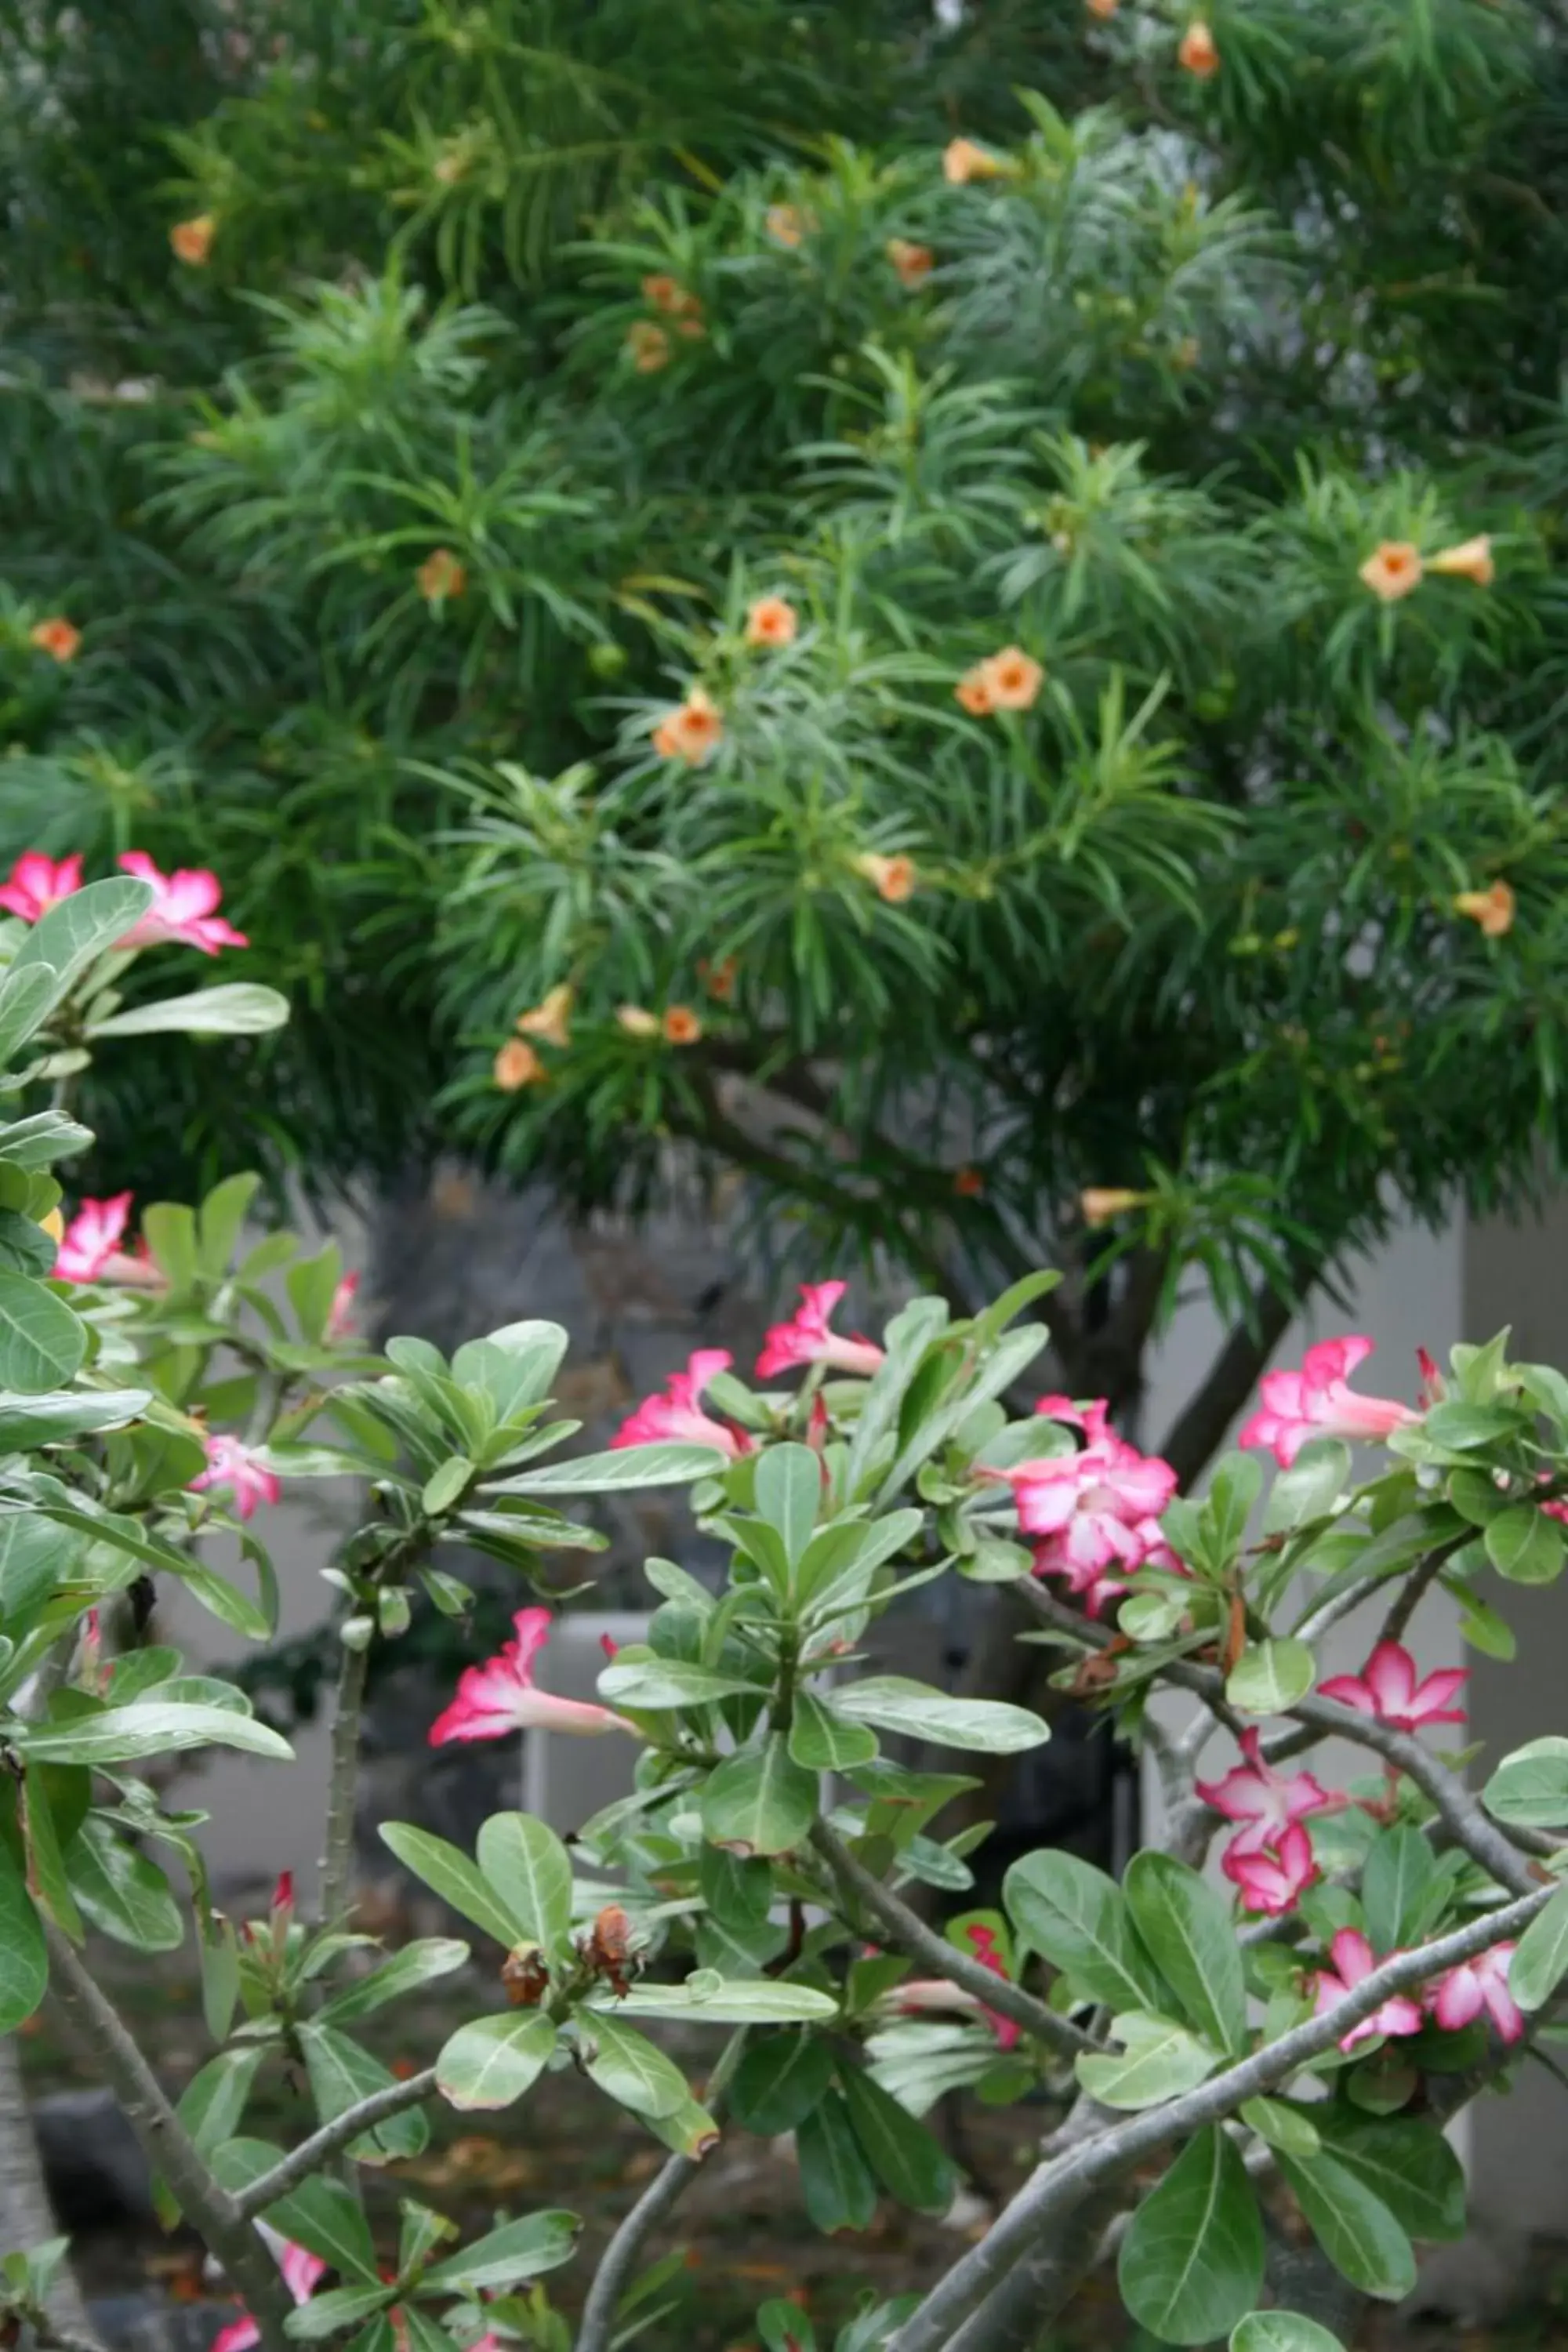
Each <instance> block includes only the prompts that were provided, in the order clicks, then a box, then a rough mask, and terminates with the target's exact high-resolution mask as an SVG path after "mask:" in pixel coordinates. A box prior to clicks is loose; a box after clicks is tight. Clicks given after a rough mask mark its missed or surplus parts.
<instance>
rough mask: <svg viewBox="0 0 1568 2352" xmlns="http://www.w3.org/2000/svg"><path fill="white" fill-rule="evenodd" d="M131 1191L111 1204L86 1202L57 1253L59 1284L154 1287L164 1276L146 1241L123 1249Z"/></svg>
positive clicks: (118, 1194)
mask: <svg viewBox="0 0 1568 2352" xmlns="http://www.w3.org/2000/svg"><path fill="white" fill-rule="evenodd" d="M133 1197H134V1196H133V1195H132V1193H130V1192H115V1193H112V1194H111V1195H110V1198H109V1199H108V1200H107V1201H84V1202H82V1204H81V1206H80V1207H79V1209H78V1211H77V1213H76V1214H75V1216H74V1217H73V1218H72V1219H71V1221H70V1223H69V1224H68V1226H67V1227H66V1229H65V1232H64V1233H63V1234H61V1236H60V1243H59V1247H58V1249H57V1251H56V1252H55V1263H54V1277H55V1280H56V1281H57V1282H122V1283H136V1284H139V1285H141V1286H142V1287H143V1288H154V1287H156V1286H158V1285H159V1284H160V1283H162V1281H163V1276H162V1275H161V1274H160V1273H159V1271H158V1269H157V1267H156V1266H155V1265H153V1259H152V1255H151V1254H150V1252H149V1250H148V1248H147V1244H146V1243H145V1242H139V1243H138V1244H137V1245H136V1247H135V1249H134V1250H122V1249H121V1246H120V1243H121V1237H122V1235H123V1234H124V1232H125V1228H126V1226H127V1225H128V1224H129V1223H130V1222H131V1202H132V1198H133Z"/></svg>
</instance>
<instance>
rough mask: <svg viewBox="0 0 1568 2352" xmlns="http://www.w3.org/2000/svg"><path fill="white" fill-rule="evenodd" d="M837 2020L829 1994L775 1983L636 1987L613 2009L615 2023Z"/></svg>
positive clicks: (748, 1980)
mask: <svg viewBox="0 0 1568 2352" xmlns="http://www.w3.org/2000/svg"><path fill="white" fill-rule="evenodd" d="M837 2014H838V2003H837V2001H836V2000H834V1998H833V1996H832V1994H831V1993H826V1992H818V1991H817V1990H816V1987H815V1986H814V1985H804V1984H791V1983H788V1982H786V1981H785V1980H784V1979H782V1978H779V1977H732V1978H728V1979H726V1978H722V1977H721V1978H720V1979H719V1980H718V1982H717V1983H714V1984H709V1983H704V1982H703V1981H702V1980H701V1972H700V1974H699V1975H698V1976H693V1977H689V1978H688V1979H686V1981H685V1983H684V1984H675V1985H665V1984H639V1985H634V1986H633V1987H632V1989H631V1990H630V1992H628V1993H626V1995H625V1996H624V1997H623V1998H622V1999H621V2000H617V2001H616V2016H617V2017H672V2018H678V2019H686V2020H687V2021H689V2022H690V2023H692V2024H709V2025H805V2024H813V2025H824V2024H826V2023H827V2022H828V2021H829V2020H830V2019H832V2018H836V2017H837Z"/></svg>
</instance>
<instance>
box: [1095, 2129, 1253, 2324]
mask: <svg viewBox="0 0 1568 2352" xmlns="http://www.w3.org/2000/svg"><path fill="white" fill-rule="evenodd" d="M1263 2260H1264V2244H1263V2221H1262V2218H1261V2216H1260V2215H1259V2213H1258V2200H1257V2199H1256V2198H1255V2197H1254V2195H1253V2193H1252V2183H1251V2181H1250V2180H1249V2179H1247V2167H1246V2166H1245V2165H1244V2164H1243V2162H1242V2160H1241V2156H1240V2153H1239V2151H1238V2150H1237V2148H1236V2147H1234V2146H1233V2145H1232V2143H1231V2142H1230V2141H1229V2140H1228V2139H1227V2138H1226V2136H1225V2134H1224V2132H1222V2131H1220V2130H1219V2129H1218V2128H1217V2127H1216V2126H1214V2125H1212V2124H1211V2125H1210V2126H1208V2127H1207V2128H1206V2129H1205V2130H1203V2131H1201V2132H1199V2133H1198V2135H1197V2137H1196V2138H1195V2139H1194V2140H1192V2141H1191V2142H1189V2144H1188V2146H1187V2147H1184V2149H1183V2150H1182V2153H1181V2155H1180V2156H1178V2157H1177V2158H1176V2160H1175V2162H1174V2164H1173V2165H1172V2167H1171V2168H1170V2170H1169V2172H1167V2173H1166V2175H1165V2177H1164V2179H1163V2180H1162V2181H1161V2182H1160V2183H1159V2184H1158V2186H1157V2187H1155V2188H1154V2189H1152V2190H1151V2191H1150V2193H1149V2195H1148V2196H1147V2197H1145V2199H1144V2200H1143V2202H1142V2205H1140V2206H1139V2208H1138V2210H1137V2211H1136V2212H1135V2213H1134V2214H1133V2216H1132V2221H1131V2227H1130V2228H1129V2230H1128V2232H1127V2235H1126V2237H1125V2238H1124V2239H1123V2241H1122V2244H1121V2260H1120V2262H1119V2263H1118V2268H1117V2275H1118V2281H1119V2284H1120V2285H1121V2300H1122V2302H1123V2303H1124V2304H1125V2305H1127V2308H1128V2310H1129V2311H1130V2312H1131V2315H1132V2316H1133V2318H1134V2319H1135V2320H1137V2322H1138V2323H1139V2325H1140V2326H1142V2327H1146V2328H1147V2329H1148V2330H1149V2333H1150V2334H1151V2336H1158V2337H1159V2339H1160V2341H1161V2342H1162V2343H1163V2344H1212V2343H1213V2341H1214V2339H1215V2336H1226V2335H1228V2334H1229V2332H1230V2330H1231V2329H1232V2328H1233V2327H1234V2326H1236V2325H1237V2321H1238V2320H1241V2319H1243V2318H1245V2317H1246V2315H1247V2313H1248V2312H1249V2311H1250V2310H1251V2309H1252V2306H1253V2305H1254V2304H1255V2303H1256V2302H1257V2300H1258V2293H1259V2290H1260V2289H1261V2287H1262V2284H1263Z"/></svg>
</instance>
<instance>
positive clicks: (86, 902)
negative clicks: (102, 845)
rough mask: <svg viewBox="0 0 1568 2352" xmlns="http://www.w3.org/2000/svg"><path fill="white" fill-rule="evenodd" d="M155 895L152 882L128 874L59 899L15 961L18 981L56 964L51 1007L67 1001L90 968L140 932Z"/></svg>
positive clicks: (33, 930) (38, 922) (24, 943)
mask: <svg viewBox="0 0 1568 2352" xmlns="http://www.w3.org/2000/svg"><path fill="white" fill-rule="evenodd" d="M154 895H155V894H154V892H153V887H152V884H151V883H149V882H137V881H133V880H132V877H130V876H129V875H125V876H122V877H121V876H116V877H113V878H112V879H111V880H109V881H105V882H89V883H87V884H86V885H85V886H84V887H82V888H81V889H79V890H76V891H73V892H72V893H71V894H70V896H69V897H68V898H59V899H57V900H56V902H55V904H54V905H53V906H52V907H51V908H49V909H48V911H47V913H46V914H44V915H42V916H40V917H39V919H38V920H37V922H36V923H35V924H34V925H33V926H32V928H31V929H30V930H29V931H28V933H27V936H26V939H25V940H23V941H22V943H21V945H20V947H18V949H17V950H16V954H15V955H14V956H13V957H12V959H11V973H12V976H13V978H15V977H16V976H17V975H19V974H20V973H22V972H24V971H28V970H29V969H31V967H32V966H34V965H35V964H47V965H50V966H52V968H53V971H54V983H53V987H52V990H51V992H50V1000H49V1002H50V1005H51V1007H52V1006H54V1005H56V1004H60V1003H64V1001H65V999H66V998H67V997H68V995H69V994H70V992H71V990H72V989H73V988H74V987H75V986H76V983H77V982H78V981H79V979H80V977H81V975H82V973H83V972H84V971H86V970H87V968H88V966H89V963H91V962H93V961H94V960H95V959H96V958H97V957H99V956H100V955H103V954H105V953H106V952H107V950H109V949H110V948H111V947H112V946H113V945H114V943H115V941H116V940H122V939H123V938H124V937H125V934H126V932H127V931H129V930H133V929H135V926H136V923H137V920H138V919H139V918H140V917H141V916H142V915H144V914H145V913H146V911H147V909H148V908H149V907H150V906H151V905H152V904H153V897H154Z"/></svg>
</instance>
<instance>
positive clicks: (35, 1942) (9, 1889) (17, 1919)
mask: <svg viewBox="0 0 1568 2352" xmlns="http://www.w3.org/2000/svg"><path fill="white" fill-rule="evenodd" d="M48 1980H49V1962H48V1954H47V1948H46V1947H45V1944H44V1930H43V1925H42V1922H41V1921H40V1920H39V1917H38V1915H37V1911H36V1910H35V1909H34V1908H33V1904H32V1899H31V1897H30V1896H29V1895H28V1893H27V1889H26V1884H25V1882H24V1880H23V1877H22V1873H21V1871H20V1870H19V1869H18V1868H17V1866H16V1861H15V1860H14V1859H13V1856H12V1853H11V1850H10V1848H9V1847H8V1846H7V1845H5V1843H0V2033H10V2032H13V2031H14V2029H15V2028H16V2026H18V2025H20V2024H21V2022H22V2021H23V2020H24V2018H28V2017H31V2016H32V2014H33V2011H35V2010H36V2009H37V2006H38V2003H39V2002H40V2001H41V2000H42V1999H43V1997H44V1990H45V1988H46V1986H47V1983H48Z"/></svg>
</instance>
